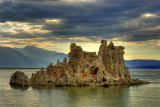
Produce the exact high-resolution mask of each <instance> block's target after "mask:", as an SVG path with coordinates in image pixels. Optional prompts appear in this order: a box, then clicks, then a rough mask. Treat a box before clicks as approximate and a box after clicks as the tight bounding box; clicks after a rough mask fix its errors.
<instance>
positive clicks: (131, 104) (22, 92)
mask: <svg viewBox="0 0 160 107" xmlns="http://www.w3.org/2000/svg"><path fill="white" fill-rule="evenodd" d="M37 70H39V69H0V107H33V106H34V107H160V69H131V70H130V74H131V77H132V78H139V79H143V80H148V81H150V82H151V83H150V84H146V85H139V86H130V87H47V88H46V87H38V88H37V87H34V88H31V87H30V88H20V87H11V86H10V85H9V80H10V76H11V74H12V73H13V72H15V71H23V72H25V73H26V74H27V75H31V73H33V72H36V71H37Z"/></svg>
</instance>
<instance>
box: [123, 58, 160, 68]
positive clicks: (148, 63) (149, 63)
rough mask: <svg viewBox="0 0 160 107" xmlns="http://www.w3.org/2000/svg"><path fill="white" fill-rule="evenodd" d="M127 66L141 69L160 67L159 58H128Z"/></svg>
mask: <svg viewBox="0 0 160 107" xmlns="http://www.w3.org/2000/svg"><path fill="white" fill-rule="evenodd" d="M125 63H126V66H127V67H129V68H137V69H138V68H139V69H160V61H159V60H138V59H137V60H126V61H125Z"/></svg>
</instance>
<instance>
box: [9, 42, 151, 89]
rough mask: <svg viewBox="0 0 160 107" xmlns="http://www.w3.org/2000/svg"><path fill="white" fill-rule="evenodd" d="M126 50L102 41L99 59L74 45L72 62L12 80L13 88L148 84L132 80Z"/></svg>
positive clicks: (14, 74)
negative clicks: (125, 58)
mask: <svg viewBox="0 0 160 107" xmlns="http://www.w3.org/2000/svg"><path fill="white" fill-rule="evenodd" d="M123 54H124V47H123V46H114V44H113V43H112V42H110V43H109V45H107V41H106V40H102V41H101V45H100V48H99V52H98V55H97V54H96V52H85V51H83V49H82V48H81V47H80V46H77V45H76V44H75V43H71V45H70V52H69V54H68V57H69V61H68V62H67V58H64V60H63V62H59V60H58V61H57V64H56V65H55V66H53V65H52V63H51V64H50V65H49V66H48V67H47V68H46V69H44V68H41V69H40V71H37V73H33V74H32V77H31V79H29V78H28V77H27V76H26V75H25V74H24V73H22V72H19V71H18V72H15V73H13V75H12V76H11V80H10V84H14V85H20V86H25V85H55V86H81V85H87V86H110V85H135V84H144V83H148V82H146V81H142V80H139V79H131V77H130V74H129V69H128V67H126V66H125V62H124V58H123Z"/></svg>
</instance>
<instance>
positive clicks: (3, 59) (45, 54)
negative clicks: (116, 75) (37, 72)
mask: <svg viewBox="0 0 160 107" xmlns="http://www.w3.org/2000/svg"><path fill="white" fill-rule="evenodd" d="M64 57H66V58H67V59H68V55H67V54H64V53H58V52H56V51H49V50H45V49H41V48H38V47H35V46H26V47H24V48H9V47H0V68H40V67H42V66H43V67H46V66H47V65H49V63H50V62H52V63H53V64H56V62H57V60H60V61H63V58H64ZM125 63H126V66H128V67H129V68H141V69H160V61H159V60H139V59H137V60H126V61H125Z"/></svg>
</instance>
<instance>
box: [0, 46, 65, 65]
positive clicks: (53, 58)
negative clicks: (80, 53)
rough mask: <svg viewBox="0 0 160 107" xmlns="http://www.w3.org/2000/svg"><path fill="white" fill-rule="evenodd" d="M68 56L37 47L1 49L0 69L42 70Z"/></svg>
mask: <svg viewBox="0 0 160 107" xmlns="http://www.w3.org/2000/svg"><path fill="white" fill-rule="evenodd" d="M64 57H68V55H67V54H64V53H58V52H55V51H48V50H44V49H41V48H37V47H35V46H26V47H24V48H23V49H20V48H9V47H0V68H29V67H30V68H40V67H42V66H44V67H46V66H47V65H49V63H50V62H52V63H53V64H55V63H56V62H57V59H59V60H60V61H62V60H63V58H64Z"/></svg>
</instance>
